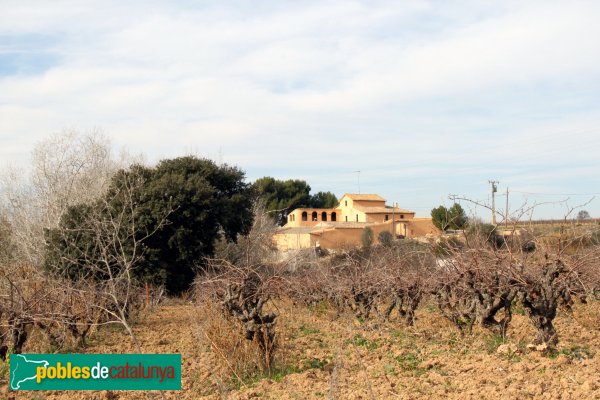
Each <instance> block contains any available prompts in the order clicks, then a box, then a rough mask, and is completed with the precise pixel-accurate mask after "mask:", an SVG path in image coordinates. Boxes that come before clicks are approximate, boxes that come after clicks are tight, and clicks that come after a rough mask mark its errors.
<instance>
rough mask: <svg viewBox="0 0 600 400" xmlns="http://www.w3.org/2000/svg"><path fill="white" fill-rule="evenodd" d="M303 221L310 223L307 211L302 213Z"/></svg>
mask: <svg viewBox="0 0 600 400" xmlns="http://www.w3.org/2000/svg"><path fill="white" fill-rule="evenodd" d="M302 221H308V214H307V213H306V211H302Z"/></svg>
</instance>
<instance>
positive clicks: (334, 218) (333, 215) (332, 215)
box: [331, 211, 337, 221]
mask: <svg viewBox="0 0 600 400" xmlns="http://www.w3.org/2000/svg"><path fill="white" fill-rule="evenodd" d="M331 220H332V221H336V220H337V214H336V213H335V211H334V212H332V213H331Z"/></svg>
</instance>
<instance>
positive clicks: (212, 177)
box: [46, 156, 253, 292]
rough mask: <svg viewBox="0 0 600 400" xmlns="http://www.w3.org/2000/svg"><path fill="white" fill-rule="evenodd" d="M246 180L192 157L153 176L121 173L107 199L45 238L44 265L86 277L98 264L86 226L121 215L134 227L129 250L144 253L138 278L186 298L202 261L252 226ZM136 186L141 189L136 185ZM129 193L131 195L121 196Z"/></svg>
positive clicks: (141, 169) (77, 212) (72, 214)
mask: <svg viewBox="0 0 600 400" xmlns="http://www.w3.org/2000/svg"><path fill="white" fill-rule="evenodd" d="M244 178H245V175H244V172H243V171H241V170H240V169H238V168H236V167H231V166H228V165H220V166H219V165H217V164H215V163H214V162H212V161H210V160H207V159H199V158H196V157H192V156H189V157H180V158H176V159H171V160H164V161H161V162H160V163H159V164H158V165H157V166H156V167H154V168H149V167H145V166H140V165H135V166H132V167H131V168H130V169H129V170H127V171H120V172H118V173H117V174H116V175H115V176H114V177H113V180H112V182H111V185H110V188H109V190H108V192H107V193H106V195H105V197H104V198H103V199H100V200H98V201H97V202H96V204H94V205H81V206H75V207H72V208H71V209H70V210H69V211H68V212H67V213H66V214H65V216H64V218H62V220H61V222H60V226H59V228H58V229H55V230H51V231H49V232H48V233H47V240H48V244H49V246H48V253H47V258H46V264H47V266H48V267H49V268H53V269H56V268H58V269H60V270H64V271H68V273H69V275H71V276H73V275H81V272H80V271H76V273H74V269H75V270H77V269H81V267H82V265H84V264H85V263H84V260H83V259H86V260H93V259H95V258H94V257H88V256H89V253H90V252H94V251H98V250H97V249H96V247H97V246H94V245H91V244H90V243H91V242H92V238H91V237H89V236H90V235H94V234H95V233H94V232H93V229H92V227H91V226H89V225H90V222H89V221H90V220H93V219H98V218H99V216H100V218H102V219H106V218H108V219H114V215H118V214H117V213H115V211H117V212H118V211H122V214H124V215H128V216H130V217H129V218H130V219H131V221H127V223H126V224H125V226H126V227H128V229H131V227H132V226H134V227H135V235H134V236H133V237H128V236H123V237H128V239H127V240H130V241H131V244H130V247H131V246H134V245H135V246H143V251H141V252H139V254H142V256H141V257H140V259H139V260H137V261H138V262H137V265H136V268H135V269H134V271H135V272H136V275H137V276H138V278H140V279H147V280H154V281H157V282H160V283H165V284H166V286H167V289H168V290H169V291H171V292H177V291H181V290H184V289H186V288H187V287H188V286H189V284H190V283H191V281H192V279H193V277H194V274H195V271H196V269H197V268H201V267H202V265H203V262H204V258H205V257H207V256H211V255H212V254H213V251H214V243H215V240H216V239H218V238H220V237H224V238H225V239H227V240H235V239H236V238H237V236H238V234H245V233H247V232H248V231H249V229H250V227H251V226H252V218H253V215H252V199H253V194H252V190H251V188H250V186H249V185H248V184H247V183H245V182H244ZM133 181H135V182H138V183H140V182H141V184H136V185H132V184H131V182H133ZM124 186H127V187H128V188H133V190H123V189H124ZM128 208H130V209H131V210H128ZM107 214H109V215H107ZM113 214H114V215H113ZM92 217H93V218H92ZM121 249H125V251H127V249H128V247H127V246H121ZM136 251H139V249H136ZM63 254H70V255H71V257H69V258H65V257H62V255H63ZM73 255H79V256H80V257H79V258H77V257H75V258H73V257H72V256H73ZM82 257H83V259H82ZM73 259H75V260H77V259H79V260H81V262H75V263H74V262H73V261H72V260H73ZM66 260H71V261H66Z"/></svg>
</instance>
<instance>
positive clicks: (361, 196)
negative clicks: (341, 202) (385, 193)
mask: <svg viewBox="0 0 600 400" xmlns="http://www.w3.org/2000/svg"><path fill="white" fill-rule="evenodd" d="M344 196H348V197H350V198H351V199H352V200H359V201H360V200H362V201H385V199H384V198H383V197H381V196H380V195H378V194H356V193H346V194H345V195H344ZM344 196H342V197H344Z"/></svg>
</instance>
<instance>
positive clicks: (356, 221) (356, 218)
mask: <svg viewBox="0 0 600 400" xmlns="http://www.w3.org/2000/svg"><path fill="white" fill-rule="evenodd" d="M356 222H358V214H356Z"/></svg>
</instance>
